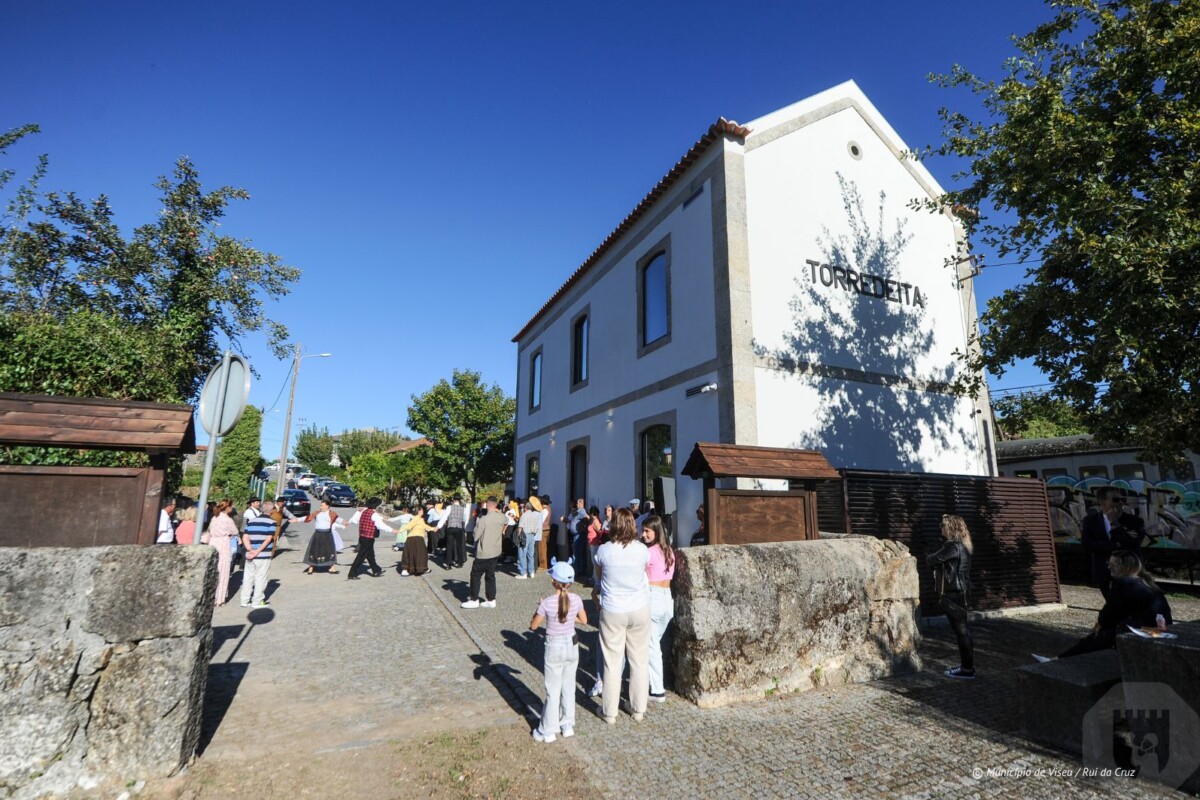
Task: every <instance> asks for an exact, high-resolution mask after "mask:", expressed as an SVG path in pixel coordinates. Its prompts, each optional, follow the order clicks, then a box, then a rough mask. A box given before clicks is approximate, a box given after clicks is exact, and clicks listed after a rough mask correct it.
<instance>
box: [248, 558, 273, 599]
mask: <svg viewBox="0 0 1200 800" xmlns="http://www.w3.org/2000/svg"><path fill="white" fill-rule="evenodd" d="M270 569H271V557H270V556H269V555H266V554H265V553H264V554H263V555H261V556H258V557H257V558H247V559H246V565H245V566H244V567H242V603H250V604H257V603H262V602H264V601H265V600H266V599H267V572H269V571H270Z"/></svg>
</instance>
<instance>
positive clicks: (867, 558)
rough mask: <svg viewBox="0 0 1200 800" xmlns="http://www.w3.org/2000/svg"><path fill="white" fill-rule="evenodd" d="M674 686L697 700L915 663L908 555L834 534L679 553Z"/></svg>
mask: <svg viewBox="0 0 1200 800" xmlns="http://www.w3.org/2000/svg"><path fill="white" fill-rule="evenodd" d="M673 590H674V592H675V626H676V628H675V639H674V648H673V651H672V655H673V658H674V672H675V690H676V691H677V692H678V693H679V694H680V695H682V696H683V697H686V698H687V699H689V700H691V701H692V702H694V703H696V705H698V706H700V707H702V708H712V707H716V706H722V705H726V704H729V703H734V702H739V701H745V700H758V699H761V698H762V697H763V694H764V693H766V692H776V691H782V692H794V691H804V690H808V689H812V688H815V687H820V686H837V685H842V684H847V683H861V682H864V681H870V680H876V679H878V678H882V677H885V676H889V675H897V674H903V673H906V672H913V671H916V670H919V669H920V668H921V659H920V657H919V656H918V655H917V645H918V644H919V642H920V633H919V632H918V627H917V604H918V597H919V591H920V590H919V586H918V581H917V563H916V559H914V558H913V557H912V555H911V554H910V553H909V552H908V549H907V548H906V547H905V546H904V545H902V544H900V543H899V542H892V541H883V540H880V539H876V538H875V537H872V536H839V537H835V538H829V539H821V540H814V541H803V542H776V543H772V544H756V545H744V546H723V547H701V548H689V549H687V550H684V551H681V553H680V556H679V566H678V571H677V573H676V578H675V581H674V584H673Z"/></svg>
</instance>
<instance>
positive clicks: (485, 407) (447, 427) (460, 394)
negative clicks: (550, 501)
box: [408, 370, 517, 496]
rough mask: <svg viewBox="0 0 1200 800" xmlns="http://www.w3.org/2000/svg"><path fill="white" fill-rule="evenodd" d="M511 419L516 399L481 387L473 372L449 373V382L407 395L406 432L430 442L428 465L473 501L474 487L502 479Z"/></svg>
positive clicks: (510, 450) (508, 452)
mask: <svg viewBox="0 0 1200 800" xmlns="http://www.w3.org/2000/svg"><path fill="white" fill-rule="evenodd" d="M516 414H517V402H516V400H514V399H513V398H511V397H508V396H507V395H505V394H504V392H503V390H501V389H500V387H499V386H496V385H492V386H491V387H490V388H488V387H486V386H484V385H483V381H482V378H481V377H480V374H479V373H478V372H472V371H470V370H461V371H460V370H454V373H453V375H452V377H451V379H450V380H449V381H447V380H446V379H444V378H443V379H442V380H440V381H438V382H437V384H436V385H435V386H434V387H433V388H432V389H430V390H429V391H427V392H425V394H422V395H419V396H418V395H413V398H412V406H410V407H409V409H408V427H409V428H411V429H412V430H414V431H417V432H418V433H420V434H422V435H423V436H425V437H426V438H427V439H429V440H430V441H431V442H433V454H432V461H433V464H434V465H435V466H436V467H437V468H439V469H440V470H442V471H444V472H445V473H446V474H447V475H448V476H450V477H451V478H453V479H454V481H455V482H456V483H457V484H460V485H462V486H465V487H466V489H467V492H468V494H470V495H471V496H474V495H475V488H476V486H478V485H479V484H480V483H492V482H494V481H498V480H503V479H504V478H505V477H506V476H507V475H508V472H509V470H510V469H511V466H512V454H513V435H514V431H515V425H516ZM418 449H420V448H418Z"/></svg>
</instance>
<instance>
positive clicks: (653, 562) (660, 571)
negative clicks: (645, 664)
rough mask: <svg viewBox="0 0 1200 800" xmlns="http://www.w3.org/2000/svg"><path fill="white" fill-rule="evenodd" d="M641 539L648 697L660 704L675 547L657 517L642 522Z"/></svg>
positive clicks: (664, 694) (672, 613)
mask: <svg viewBox="0 0 1200 800" xmlns="http://www.w3.org/2000/svg"><path fill="white" fill-rule="evenodd" d="M642 541H643V542H645V543H646V547H647V548H649V550H650V558H649V560H648V561H647V562H646V578H647V579H648V580H649V581H650V659H649V660H650V699H651V700H653V701H654V702H656V703H662V702H665V701H666V699H667V690H666V687H665V686H664V685H663V655H662V637H663V634H664V633H666V631H667V625H669V624H670V622H671V619H672V618H674V616H675V600H674V598H672V597H671V578H672V577H674V575H675V550H674V548H672V547H671V543H670V541H668V537H667V534H666V531H665V530H664V528H663V524H662V520H661V519H660V518H659V517H657V516H651V517H647V518H646V521H645V522H644V523H642Z"/></svg>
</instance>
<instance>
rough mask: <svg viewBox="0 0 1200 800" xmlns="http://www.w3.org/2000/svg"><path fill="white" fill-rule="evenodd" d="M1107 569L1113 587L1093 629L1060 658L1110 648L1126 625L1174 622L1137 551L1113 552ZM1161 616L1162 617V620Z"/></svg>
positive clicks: (1140, 626)
mask: <svg viewBox="0 0 1200 800" xmlns="http://www.w3.org/2000/svg"><path fill="white" fill-rule="evenodd" d="M1108 571H1109V574H1111V575H1112V579H1113V580H1112V587H1111V588H1110V589H1109V592H1108V600H1107V601H1106V602H1105V603H1104V608H1102V609H1100V617H1099V619H1098V620H1097V621H1096V624H1095V625H1094V626H1093V627H1092V632H1091V633H1089V634H1088V635H1087V636H1085V637H1084V638H1082V639H1080V640H1079V641H1078V642H1076V643H1075V644H1074V645H1072V646H1071V647H1069V648H1068V649H1066V650H1065V651H1063V652H1062V653H1060V654H1059V656H1058V657H1059V658H1070V657H1071V656H1078V655H1082V654H1084V653H1094V652H1097V651H1099V650H1109V649H1111V648H1113V647H1115V646H1116V643H1117V634H1118V633H1123V632H1125V631H1126V630H1127V628H1126V626H1127V625H1132V626H1133V627H1135V628H1155V627H1161V625H1162V624H1165V625H1170V624H1172V623H1173V621H1174V620H1172V619H1171V606H1170V604H1168V603H1167V598H1166V595H1164V594H1163V591H1162V589H1159V588H1158V584H1156V583H1155V582H1154V579H1153V578H1151V577H1150V575H1149V573H1147V572H1146V568H1145V567H1144V566H1143V565H1142V559H1141V558H1139V557H1138V555H1137V553H1132V552H1130V551H1128V550H1118V551H1116V552H1114V553H1113V554H1112V555H1111V556H1109V558H1108ZM1159 617H1161V618H1162V620H1163V623H1161V624H1160V623H1159V622H1158V619H1159ZM1034 658H1036V659H1037V660H1038V661H1050V660H1051V659H1049V658H1047V657H1046V656H1039V655H1037V654H1036V653H1035V654H1034Z"/></svg>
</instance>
